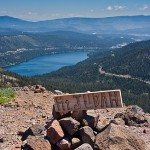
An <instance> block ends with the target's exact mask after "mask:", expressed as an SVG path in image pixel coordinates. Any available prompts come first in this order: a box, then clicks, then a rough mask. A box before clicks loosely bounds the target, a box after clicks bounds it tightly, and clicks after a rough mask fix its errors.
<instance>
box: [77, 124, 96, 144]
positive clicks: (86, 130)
mask: <svg viewBox="0 0 150 150" xmlns="http://www.w3.org/2000/svg"><path fill="white" fill-rule="evenodd" d="M79 131H80V137H81V139H82V142H83V143H89V144H90V145H91V146H93V145H94V142H95V135H94V133H93V130H92V128H90V127H89V126H85V127H82V128H80V130H79Z"/></svg>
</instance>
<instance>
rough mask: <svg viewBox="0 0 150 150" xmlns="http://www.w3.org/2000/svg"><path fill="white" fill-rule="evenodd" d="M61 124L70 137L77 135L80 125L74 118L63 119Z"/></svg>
mask: <svg viewBox="0 0 150 150" xmlns="http://www.w3.org/2000/svg"><path fill="white" fill-rule="evenodd" d="M59 122H60V124H61V125H62V127H63V128H64V130H65V131H66V132H67V133H68V134H69V135H73V134H74V133H76V132H77V131H78V130H79V127H80V123H79V122H78V121H76V120H75V119H73V118H72V117H67V118H63V119H61V120H59Z"/></svg>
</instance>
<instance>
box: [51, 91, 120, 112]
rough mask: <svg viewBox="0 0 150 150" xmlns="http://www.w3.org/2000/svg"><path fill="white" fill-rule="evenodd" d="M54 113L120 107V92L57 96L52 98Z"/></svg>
mask: <svg viewBox="0 0 150 150" xmlns="http://www.w3.org/2000/svg"><path fill="white" fill-rule="evenodd" d="M54 106H55V111H56V112H67V111H73V110H89V109H103V108H117V107H122V106H123V104H122V96H121V91H120V90H110V91H98V92H89V93H76V94H66V95H58V96H55V97H54Z"/></svg>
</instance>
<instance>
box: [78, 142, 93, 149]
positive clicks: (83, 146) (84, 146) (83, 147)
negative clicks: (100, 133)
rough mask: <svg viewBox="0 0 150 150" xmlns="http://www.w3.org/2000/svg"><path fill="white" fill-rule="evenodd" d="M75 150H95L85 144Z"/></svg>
mask: <svg viewBox="0 0 150 150" xmlns="http://www.w3.org/2000/svg"><path fill="white" fill-rule="evenodd" d="M75 150H93V148H92V147H91V145H90V144H88V143H85V144H82V145H81V146H79V147H78V148H76V149H75Z"/></svg>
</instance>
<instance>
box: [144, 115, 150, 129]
mask: <svg viewBox="0 0 150 150" xmlns="http://www.w3.org/2000/svg"><path fill="white" fill-rule="evenodd" d="M144 118H145V120H146V121H147V126H149V127H150V115H146V114H145V115H144Z"/></svg>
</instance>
